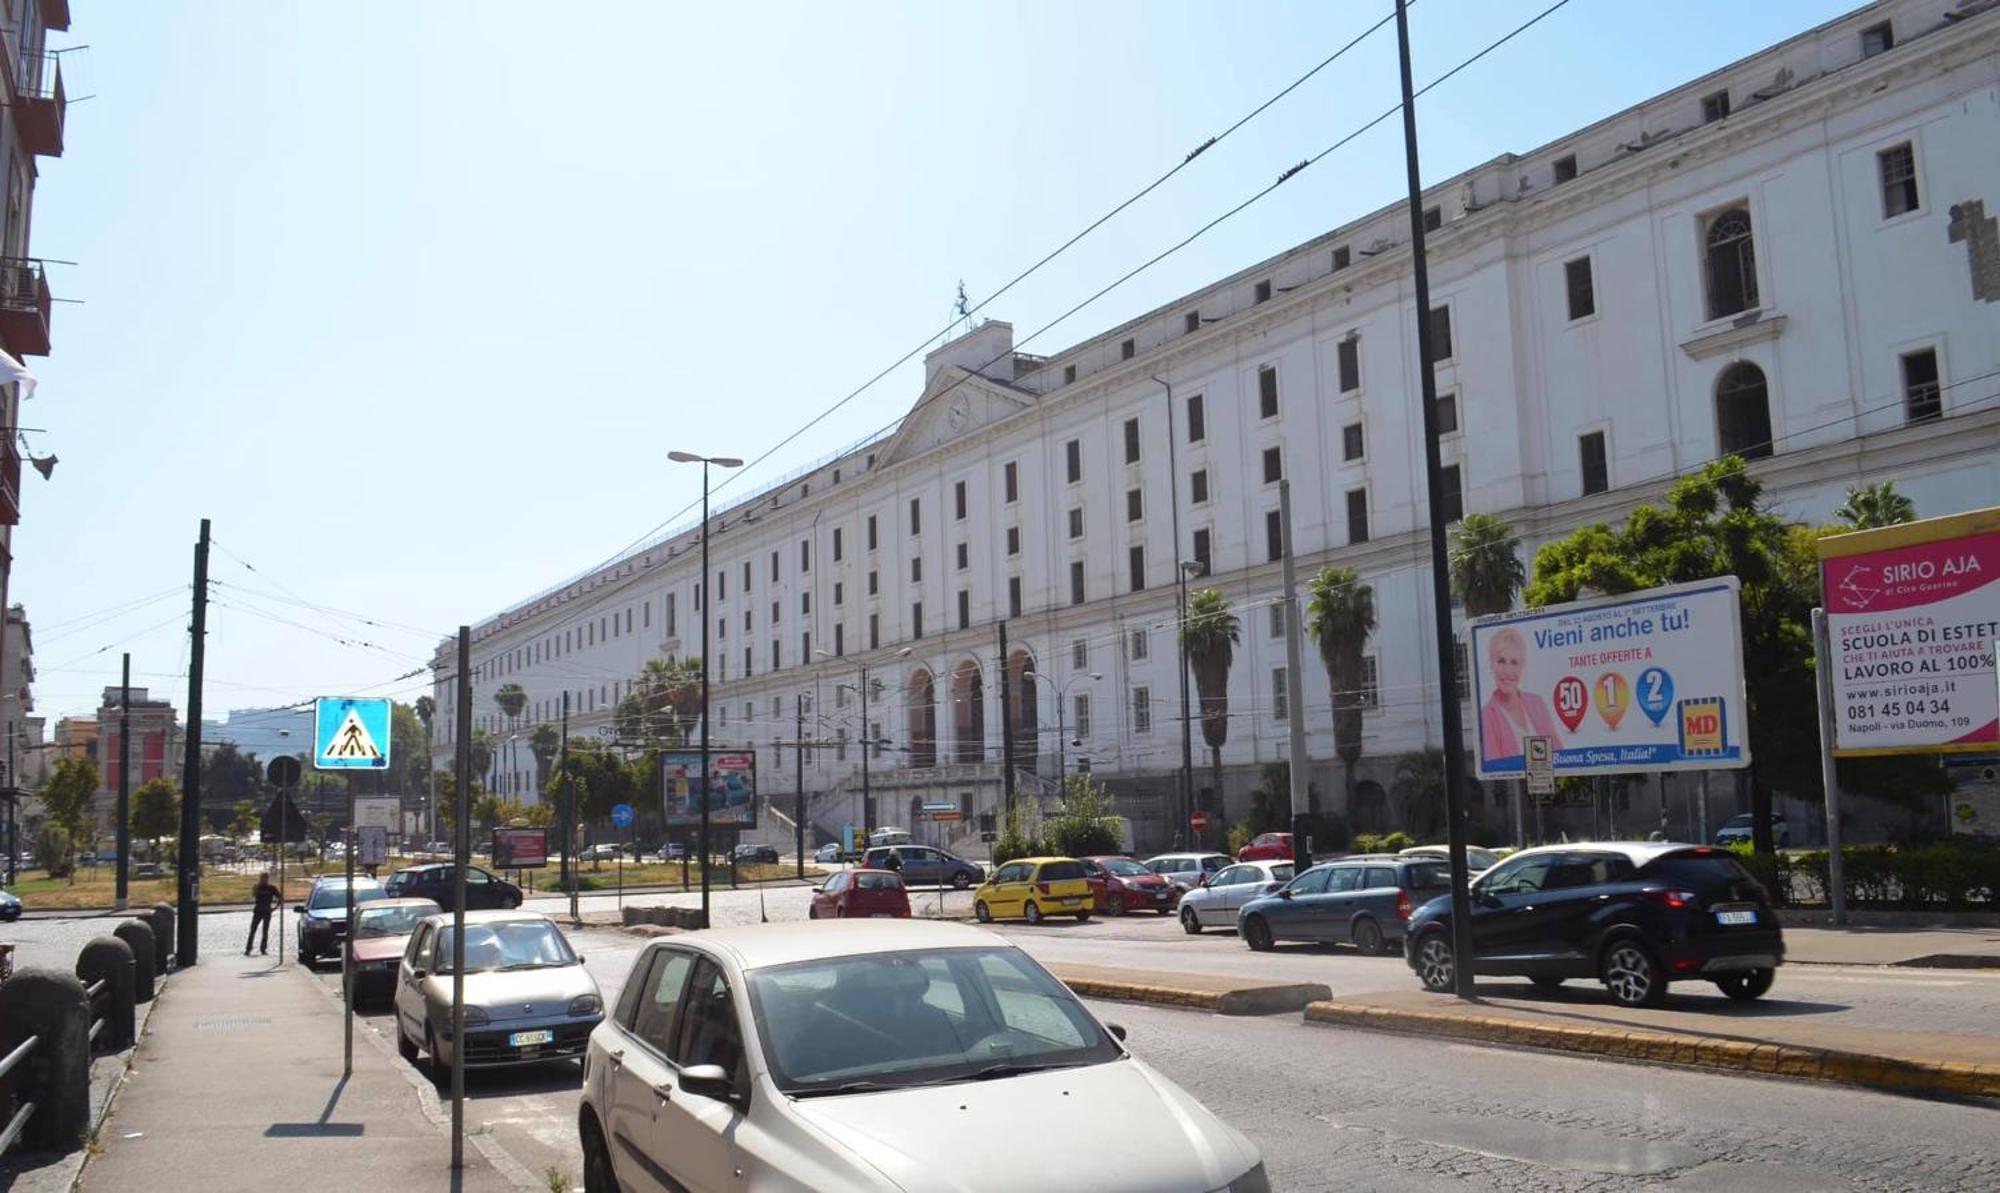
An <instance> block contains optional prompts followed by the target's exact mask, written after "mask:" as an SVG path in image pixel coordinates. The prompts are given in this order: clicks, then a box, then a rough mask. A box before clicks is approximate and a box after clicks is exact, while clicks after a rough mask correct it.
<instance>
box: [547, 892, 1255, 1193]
mask: <svg viewBox="0 0 2000 1193" xmlns="http://www.w3.org/2000/svg"><path fill="white" fill-rule="evenodd" d="M1123 1034H1124V1033H1123V1032H1121V1031H1118V1030H1116V1029H1107V1028H1106V1027H1105V1026H1104V1025H1103V1024H1101V1023H1099V1022H1098V1021H1097V1019H1096V1018H1095V1017H1094V1016H1093V1015H1092V1014H1091V1013H1090V1012H1089V1011H1088V1010H1086V1009H1085V1008H1084V1006H1083V1004H1082V1003H1080V1002H1078V1001H1077V999H1076V996H1075V995H1073V994H1071V993H1070V991H1069V989H1068V988H1067V987H1065V986H1064V985H1063V984H1062V983H1061V982H1059V981H1057V980H1056V979H1055V978H1054V977H1052V976H1051V975H1050V974H1049V973H1048V971H1046V970H1044V969H1043V968H1042V967H1041V966H1040V965H1038V964H1036V963H1035V962H1034V961H1033V960H1032V959H1031V958H1029V957H1028V955H1027V954H1025V953H1023V952H1022V951H1021V950H1019V949H1017V948H1015V947H1014V946H1013V945H1011V944H1008V943H1007V941H1006V940H1005V939H1003V938H1002V937H999V936H997V935H994V934H993V933H991V932H988V931H985V930H983V929H980V928H974V927H971V926H969V925H963V924H941V923H926V922H923V921H910V920H897V921H886V920H828V921H819V922H814V923H811V924H764V925H756V926H751V927H744V928H722V929H716V930H712V931H707V932H691V933H686V934H684V935H680V936H674V937H670V938H667V939H663V940H655V941H653V942H652V943H651V944H649V945H647V946H646V948H645V949H644V951H642V952H641V953H640V954H639V957H638V959H637V961H635V962H634V963H633V967H632V973H631V975H630V977H629V978H628V979H627V981H626V985H625V989H624V991H623V992H622V994H621V995H620V997H619V1000H618V1006H617V1008H616V1011H615V1013H614V1014H613V1015H612V1017H611V1018H609V1019H606V1020H605V1021H604V1023H603V1024H601V1025H600V1026H599V1027H598V1029H597V1030H596V1031H595V1032H593V1033H592V1035H591V1038H590V1051H589V1055H588V1057H587V1058H586V1060H585V1062H584V1081H583V1103H582V1106H581V1107H580V1108H579V1111H578V1130H579V1132H580V1133H581V1136H582V1144H583V1155H584V1188H585V1190H586V1191H587V1193H606V1191H609V1190H623V1191H624V1193H641V1191H644V1193H656V1191H659V1190H666V1189H697V1190H736V1189H749V1190H757V1191H760V1193H763V1191H778V1190H788V1191H789V1190H796V1191H799V1193H806V1191H816V1193H844V1191H859V1190H880V1189H890V1190H905V1191H912V1193H913V1191H916V1190H952V1191H954V1193H972V1191H978V1190H993V1191H994V1193H1000V1191H1003V1190H1005V1191H1009V1193H1011V1191H1013V1190H1019V1189H1051V1188H1063V1189H1092V1190H1102V1191H1104V1193H1122V1191H1130V1193H1176V1191H1185V1193H1210V1191H1216V1190H1228V1191H1229V1193H1252V1191H1255V1193H1264V1191H1266V1190H1268V1188H1269V1182H1268V1181H1267V1180H1266V1179H1265V1175H1264V1164H1263V1158H1262V1156H1261V1155H1260V1153H1259V1152H1258V1150H1257V1148H1256V1145H1254V1144H1252V1143H1251V1142H1250V1141H1249V1140H1248V1139H1245V1138H1244V1137H1243V1136H1242V1134H1240V1133H1239V1132H1237V1131H1236V1130H1235V1129H1234V1128H1232V1127H1230V1126H1228V1125H1227V1124H1225V1123H1224V1122H1223V1121H1222V1120H1221V1119H1218V1118H1217V1117H1215V1115H1213V1114H1211V1113H1210V1112H1209V1111H1208V1110H1207V1108H1205V1107H1203V1106H1202V1105H1201V1104H1200V1103H1199V1102H1197V1101H1195V1100H1194V1099H1193V1098H1192V1097H1190V1096H1188V1094H1186V1093H1185V1092H1183V1091H1182V1090H1181V1089H1179V1088H1178V1087H1176V1086H1175V1085H1174V1084H1173V1083H1172V1082H1170V1081H1168V1080H1167V1079H1166V1078H1165V1077H1162V1076H1161V1075H1160V1074H1158V1073H1156V1072H1154V1071H1153V1070H1152V1069H1151V1068H1150V1067H1149V1066H1147V1065H1146V1064H1145V1063H1144V1062H1143V1061H1140V1060H1138V1059H1136V1058H1134V1057H1133V1056H1132V1055H1131V1054H1130V1053H1128V1052H1127V1051H1126V1050H1125V1048H1124V1045H1123V1044H1122V1042H1121V1039H1120V1037H1122V1036H1123Z"/></svg>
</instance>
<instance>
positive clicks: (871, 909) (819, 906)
mask: <svg viewBox="0 0 2000 1193" xmlns="http://www.w3.org/2000/svg"><path fill="white" fill-rule="evenodd" d="M870 916H890V917H894V918H898V919H908V918H909V917H910V892H909V891H908V890H907V889H905V888H904V886H903V876H902V875H900V874H897V873H895V872H894V871H892V870H842V871H841V872H840V873H838V874H835V875H834V876H833V877H831V878H829V879H827V880H826V883H825V885H823V886H816V887H814V888H813V897H812V905H811V906H810V907H808V908H807V909H806V918H807V919H809V920H842V919H855V918H867V917H870Z"/></svg>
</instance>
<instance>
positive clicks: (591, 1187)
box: [581, 1117, 618, 1193]
mask: <svg viewBox="0 0 2000 1193" xmlns="http://www.w3.org/2000/svg"><path fill="white" fill-rule="evenodd" d="M581 1134H582V1136H583V1193H618V1174H617V1173H615V1172H613V1171H612V1170H611V1151H610V1149H609V1148H607V1147H605V1146H604V1133H603V1132H602V1131H599V1130H598V1129H597V1123H596V1121H595V1120H594V1119H592V1118H590V1117H586V1118H585V1119H584V1126H583V1130H582V1132H581Z"/></svg>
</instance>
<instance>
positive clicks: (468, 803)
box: [432, 626, 574, 1170]
mask: <svg viewBox="0 0 2000 1193" xmlns="http://www.w3.org/2000/svg"><path fill="white" fill-rule="evenodd" d="M456 680H457V684H458V706H457V708H456V709H454V710H453V711H454V712H455V713H456V715H457V720H458V765H457V768H456V769H457V772H458V783H457V787H458V790H457V791H456V792H454V793H453V795H454V798H455V799H456V800H457V802H458V808H457V810H456V812H455V813H454V815H453V816H452V821H451V824H452V832H451V838H452V849H451V855H452V867H451V870H452V882H451V891H452V904H451V1166H452V1168H453V1169H454V1170H456V1169H461V1168H464V1167H465V868H466V867H467V866H469V865H471V864H472V859H471V857H470V854H471V852H472V829H471V825H469V824H468V823H467V821H469V820H471V819H472V627H470V626H460V627H458V675H457V676H456ZM571 897H572V898H574V896H571ZM432 1059H433V1060H435V1059H436V1058H435V1057H433V1058H432Z"/></svg>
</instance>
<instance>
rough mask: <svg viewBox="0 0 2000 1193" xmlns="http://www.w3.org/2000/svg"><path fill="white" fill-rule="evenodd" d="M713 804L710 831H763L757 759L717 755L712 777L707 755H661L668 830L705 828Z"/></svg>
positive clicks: (734, 754)
mask: <svg viewBox="0 0 2000 1193" xmlns="http://www.w3.org/2000/svg"><path fill="white" fill-rule="evenodd" d="M703 802H706V803H707V804H708V823H709V827H710V828H716V827H721V828H736V829H746V828H756V827H757V755H756V754H755V753H753V752H751V751H747V750H740V751H738V750H730V751H725V750H711V751H710V752H709V755H708V774H707V775H706V776H704V775H703V774H702V772H701V752H700V751H698V750H670V751H668V752H666V753H663V754H661V755H660V806H661V809H662V811H663V812H664V814H665V816H666V825H667V827H668V828H694V827H696V826H698V825H700V824H701V807H702V804H703Z"/></svg>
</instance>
